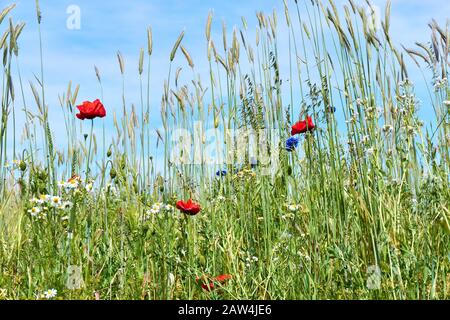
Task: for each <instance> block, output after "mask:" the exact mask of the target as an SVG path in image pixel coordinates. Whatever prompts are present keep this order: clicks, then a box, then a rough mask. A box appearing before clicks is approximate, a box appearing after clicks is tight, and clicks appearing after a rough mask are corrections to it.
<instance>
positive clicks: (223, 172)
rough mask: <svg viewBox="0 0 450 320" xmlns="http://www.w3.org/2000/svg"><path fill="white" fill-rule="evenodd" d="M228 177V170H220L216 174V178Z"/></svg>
mask: <svg viewBox="0 0 450 320" xmlns="http://www.w3.org/2000/svg"><path fill="white" fill-rule="evenodd" d="M226 175H227V170H219V171H217V172H216V176H218V177H224V176H226Z"/></svg>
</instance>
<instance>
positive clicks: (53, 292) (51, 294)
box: [42, 289, 58, 299]
mask: <svg viewBox="0 0 450 320" xmlns="http://www.w3.org/2000/svg"><path fill="white" fill-rule="evenodd" d="M57 294H58V291H57V290H56V289H49V290H47V291H44V293H43V294H42V296H43V297H44V298H45V299H53V298H55V297H56V295H57Z"/></svg>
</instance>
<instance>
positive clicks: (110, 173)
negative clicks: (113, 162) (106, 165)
mask: <svg viewBox="0 0 450 320" xmlns="http://www.w3.org/2000/svg"><path fill="white" fill-rule="evenodd" d="M109 176H110V177H111V179H114V178H115V177H116V176H117V172H116V169H114V168H111V170H110V171H109Z"/></svg>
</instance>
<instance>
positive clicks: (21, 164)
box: [19, 160, 27, 172]
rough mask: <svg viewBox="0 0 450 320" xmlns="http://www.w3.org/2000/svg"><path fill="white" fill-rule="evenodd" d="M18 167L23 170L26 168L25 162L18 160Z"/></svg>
mask: <svg viewBox="0 0 450 320" xmlns="http://www.w3.org/2000/svg"><path fill="white" fill-rule="evenodd" d="M19 168H20V171H22V172H23V171H25V170H26V169H27V164H26V163H25V161H23V160H22V161H20V163H19Z"/></svg>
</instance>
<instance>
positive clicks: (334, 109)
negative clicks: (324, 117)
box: [327, 106, 336, 113]
mask: <svg viewBox="0 0 450 320" xmlns="http://www.w3.org/2000/svg"><path fill="white" fill-rule="evenodd" d="M327 111H328V112H329V113H335V112H336V107H334V106H330V107H328V108H327Z"/></svg>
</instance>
